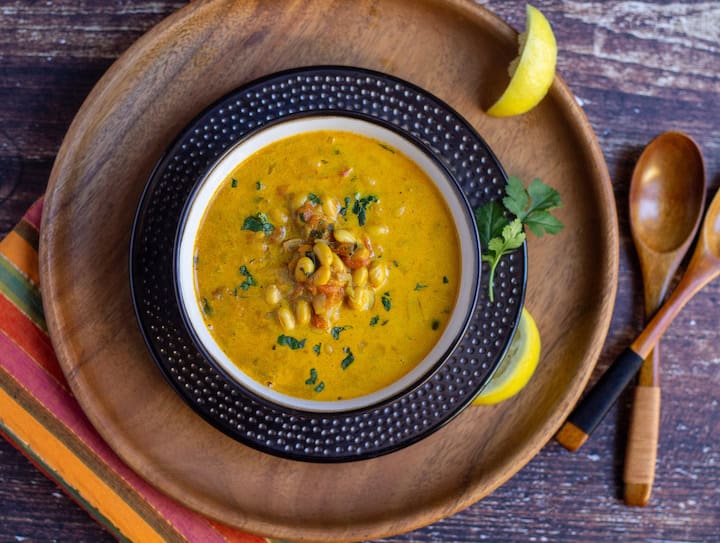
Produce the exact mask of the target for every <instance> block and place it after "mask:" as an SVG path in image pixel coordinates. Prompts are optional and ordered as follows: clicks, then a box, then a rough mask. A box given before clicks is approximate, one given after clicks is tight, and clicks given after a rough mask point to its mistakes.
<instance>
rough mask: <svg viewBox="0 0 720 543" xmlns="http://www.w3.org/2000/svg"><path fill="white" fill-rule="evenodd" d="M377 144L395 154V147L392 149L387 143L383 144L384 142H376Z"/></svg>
mask: <svg viewBox="0 0 720 543" xmlns="http://www.w3.org/2000/svg"><path fill="white" fill-rule="evenodd" d="M378 145H379V146H380V147H382V148H383V149H385V150H386V151H390V152H391V153H392V154H395V149H393V148H392V147H390V146H389V145H385V144H384V143H378Z"/></svg>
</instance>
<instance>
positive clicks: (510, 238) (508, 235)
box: [482, 219, 525, 302]
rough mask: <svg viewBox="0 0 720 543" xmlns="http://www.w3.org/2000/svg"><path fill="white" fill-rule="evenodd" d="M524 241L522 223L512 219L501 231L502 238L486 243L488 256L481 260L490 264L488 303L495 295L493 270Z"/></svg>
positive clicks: (485, 255)
mask: <svg viewBox="0 0 720 543" xmlns="http://www.w3.org/2000/svg"><path fill="white" fill-rule="evenodd" d="M524 241H525V232H523V230H522V223H521V222H520V219H514V220H513V221H512V222H511V223H510V224H508V225H507V226H505V228H503V230H502V237H500V238H493V239H491V240H490V242H489V243H488V247H487V250H488V252H489V254H487V253H486V254H483V257H482V258H483V260H484V261H486V262H489V263H490V276H489V285H490V290H489V297H490V301H491V302H494V301H495V295H494V291H493V282H494V280H495V269H496V268H497V265H498V263H499V262H500V259H501V258H502V257H503V256H504V255H506V254H508V253H510V252H512V251H513V250H514V249H517V248H518V247H520V246H521V245H522V244H523V242H524Z"/></svg>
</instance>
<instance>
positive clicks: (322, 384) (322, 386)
mask: <svg viewBox="0 0 720 543" xmlns="http://www.w3.org/2000/svg"><path fill="white" fill-rule="evenodd" d="M313 390H314V391H315V392H322V391H323V390H325V381H320V382H319V383H318V385H317V386H316V387H315V388H314V389H313Z"/></svg>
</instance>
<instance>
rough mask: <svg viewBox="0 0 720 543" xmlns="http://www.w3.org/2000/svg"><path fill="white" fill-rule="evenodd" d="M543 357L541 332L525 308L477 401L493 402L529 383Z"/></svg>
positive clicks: (475, 402) (515, 392)
mask: <svg viewBox="0 0 720 543" xmlns="http://www.w3.org/2000/svg"><path fill="white" fill-rule="evenodd" d="M538 360H540V332H539V331H538V328H537V325H536V324H535V320H534V319H533V318H532V315H530V312H529V311H528V310H527V309H525V308H523V310H522V315H521V316H520V323H519V325H518V329H517V331H516V332H515V337H513V339H512V341H511V342H510V347H508V351H507V353H505V356H504V357H503V359H502V360H501V361H500V365H499V366H498V368H497V369H496V370H495V373H494V374H493V376H492V377H491V378H490V381H488V384H487V385H485V388H484V389H483V390H482V392H481V393H480V394H478V395H477V397H476V398H475V400H473V405H491V404H495V403H498V402H501V401H503V400H507V399H508V398H510V397H511V396H514V395H515V394H517V393H518V392H520V390H521V389H522V388H523V387H524V386H525V385H527V384H528V381H530V378H531V377H532V375H533V373H534V372H535V368H536V367H537V364H538Z"/></svg>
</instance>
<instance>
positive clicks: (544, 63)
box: [487, 4, 557, 117]
mask: <svg viewBox="0 0 720 543" xmlns="http://www.w3.org/2000/svg"><path fill="white" fill-rule="evenodd" d="M526 15H527V25H526V31H525V32H524V33H522V34H520V35H519V36H518V42H519V49H520V53H519V56H518V58H516V59H515V60H513V61H512V62H511V63H510V66H509V68H508V70H509V72H510V83H509V84H508V86H507V88H506V89H505V92H504V93H503V94H502V96H501V97H500V98H499V99H498V101H497V102H495V104H494V105H493V106H492V107H491V108H490V109H489V110H488V111H487V112H488V114H489V115H492V116H494V117H509V116H511V115H519V114H521V113H525V112H526V111H529V110H531V109H532V108H534V107H535V106H536V105H538V104H539V103H540V101H541V100H542V99H543V98H544V97H545V95H546V94H547V91H548V89H549V88H550V85H551V84H552V82H553V79H554V78H555V63H556V60H557V43H556V42H555V35H554V34H553V31H552V28H551V27H550V23H549V22H548V20H547V19H546V18H545V16H544V15H543V14H542V13H541V12H540V10H538V9H537V8H535V7H533V6H531V5H530V4H528V5H527V6H526Z"/></svg>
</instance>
